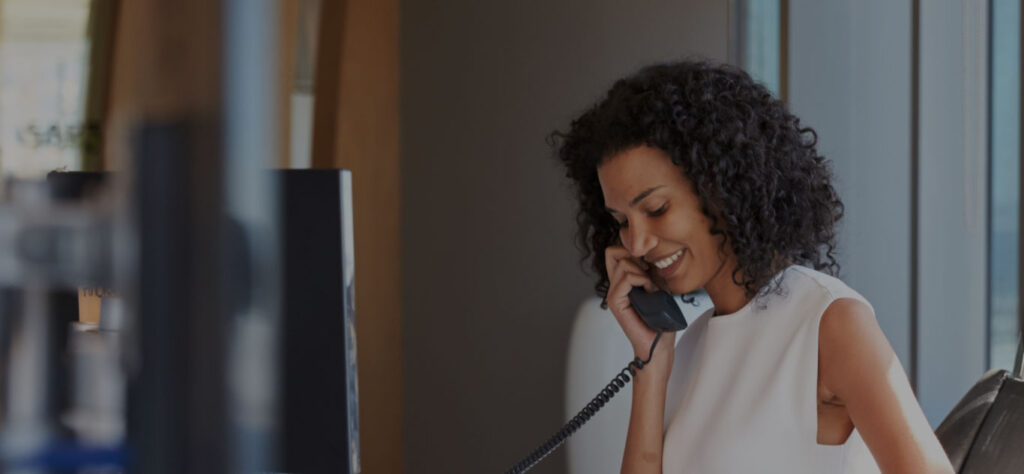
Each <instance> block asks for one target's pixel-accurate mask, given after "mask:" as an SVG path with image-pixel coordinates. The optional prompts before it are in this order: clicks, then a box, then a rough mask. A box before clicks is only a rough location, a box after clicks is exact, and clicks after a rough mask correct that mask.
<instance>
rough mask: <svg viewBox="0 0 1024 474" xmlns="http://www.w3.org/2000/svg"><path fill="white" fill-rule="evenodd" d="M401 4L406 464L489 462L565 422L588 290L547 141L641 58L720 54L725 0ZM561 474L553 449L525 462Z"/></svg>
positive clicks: (438, 467) (516, 453)
mask: <svg viewBox="0 0 1024 474" xmlns="http://www.w3.org/2000/svg"><path fill="white" fill-rule="evenodd" d="M484 3H486V5H484ZM401 7H402V8H401V24H402V27H401V58H402V59H401V69H402V85H401V101H402V105H401V111H402V115H401V117H402V124H401V129H402V135H401V137H402V138H401V148H402V159H401V177H402V181H401V195H402V199H401V216H402V217H401V222H402V245H401V248H402V256H401V261H402V295H403V297H402V307H403V308H404V312H403V323H402V332H403V338H402V348H403V351H404V354H403V374H404V375H403V386H404V389H405V391H404V402H403V406H404V411H405V415H404V420H405V421H404V427H405V431H404V446H405V466H406V470H407V472H416V473H427V472H445V473H447V472H497V471H502V470H504V469H506V468H508V467H509V466H511V465H512V464H513V463H514V462H516V461H518V460H519V458H521V457H522V456H525V455H526V454H528V452H529V451H530V450H532V449H534V448H535V447H536V446H537V445H538V444H540V443H541V442H542V441H544V440H545V439H546V438H547V437H548V436H550V435H551V434H552V433H553V432H554V431H555V430H556V429H557V428H558V427H559V426H561V424H562V423H563V422H565V421H566V415H565V413H564V411H563V406H564V404H563V400H564V383H565V375H566V374H565V370H564V366H565V363H566V350H565V347H566V344H567V341H568V336H569V329H570V325H571V322H572V317H573V314H574V313H575V311H576V309H577V308H578V306H579V304H580V302H581V301H582V300H583V298H585V297H587V296H589V295H592V294H593V290H592V281H591V278H590V276H589V275H586V274H584V273H583V272H582V270H581V267H580V265H579V263H578V260H579V253H578V251H577V250H576V248H575V246H574V244H573V240H572V236H573V231H574V223H573V222H574V221H573V216H574V207H573V206H574V204H573V203H572V202H571V201H570V195H569V194H568V188H567V187H566V183H565V181H564V180H563V172H562V170H561V169H559V168H558V167H557V166H556V163H555V161H554V159H553V157H552V154H551V150H549V148H548V147H547V146H546V145H545V141H544V140H545V136H546V135H547V134H548V133H549V132H551V131H552V130H554V129H556V128H562V129H564V128H565V127H566V126H567V125H568V121H569V120H570V118H571V117H572V116H573V115H574V114H576V113H579V112H580V111H582V109H583V108H585V107H586V106H588V105H589V104H591V103H592V102H594V101H596V100H597V99H598V96H599V95H600V94H602V93H603V92H604V91H605V90H606V89H607V88H608V87H610V86H611V83H612V81H613V80H615V79H616V78H618V77H620V76H623V75H625V74H628V73H630V72H632V71H633V70H635V69H636V68H638V67H639V66H641V65H644V64H648V63H650V62H653V61H659V60H669V59H674V58H680V57H682V56H687V55H692V54H700V55H704V56H708V57H711V58H715V59H719V60H725V58H726V52H727V50H728V49H727V44H726V43H727V38H726V35H727V30H728V28H727V23H728V22H727V19H728V12H727V10H726V8H727V2H719V1H712V0H690V1H682V2H653V1H643V2H630V3H624V2H617V1H612V0H605V1H598V2H595V1H580V0H572V1H561V2H541V1H535V0H533V1H525V2H474V1H469V0H461V1H460V0H444V1H439V2H412V1H407V2H403V3H402V5H401ZM369 264H370V265H372V264H373V262H371V263H369ZM365 265H367V264H366V263H362V262H361V263H360V266H361V268H364V267H365ZM361 281H362V280H361ZM360 284H362V283H360ZM361 347H363V346H361ZM363 354H365V352H364V351H363V350H362V349H361V355H360V357H363ZM360 370H362V367H360ZM360 375H361V376H364V377H365V373H363V372H361V374H360ZM599 388H600V387H595V393H596V391H597V390H598V389H599ZM622 429H625V426H623V427H622ZM617 469H618V467H617V466H610V467H609V471H615V470H617ZM564 471H565V458H564V453H557V454H555V455H552V456H551V457H550V458H548V459H546V460H545V461H544V462H543V463H542V464H540V465H539V466H538V467H537V468H536V470H535V471H534V472H538V473H544V472H549V473H555V472H564Z"/></svg>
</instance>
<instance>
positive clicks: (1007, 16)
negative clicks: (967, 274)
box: [989, 1, 1020, 370]
mask: <svg viewBox="0 0 1024 474" xmlns="http://www.w3.org/2000/svg"><path fill="white" fill-rule="evenodd" d="M990 5H991V8H992V13H991V18H992V44H991V48H992V56H991V58H992V63H991V64H990V68H991V74H990V77H991V81H992V82H991V90H990V93H991V94H992V99H991V114H992V116H991V129H990V130H991V132H990V133H991V134H992V137H991V147H992V149H991V168H990V173H991V176H990V179H991V193H992V195H991V196H990V205H991V215H992V218H991V220H990V222H989V226H990V229H989V236H990V237H989V238H990V241H989V272H990V273H989V281H990V284H989V307H990V310H991V312H990V314H989V341H990V346H989V368H1002V369H1007V370H1010V369H1012V368H1013V363H1014V361H1013V358H1014V355H1015V354H1016V350H1017V332H1018V329H1017V304H1018V297H1017V278H1018V274H1017V269H1018V261H1019V260H1018V243H1017V242H1018V238H1019V235H1020V232H1019V228H1018V224H1019V206H1020V191H1019V189H1020V182H1019V181H1020V137H1019V132H1020V2H1001V1H994V2H991V4H990Z"/></svg>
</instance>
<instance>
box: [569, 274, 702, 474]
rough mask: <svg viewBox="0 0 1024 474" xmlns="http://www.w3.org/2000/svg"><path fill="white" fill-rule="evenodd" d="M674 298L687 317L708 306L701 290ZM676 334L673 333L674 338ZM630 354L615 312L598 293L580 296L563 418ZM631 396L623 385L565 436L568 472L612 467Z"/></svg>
mask: <svg viewBox="0 0 1024 474" xmlns="http://www.w3.org/2000/svg"><path fill="white" fill-rule="evenodd" d="M676 303H677V304H678V305H679V309H680V310H681V311H682V313H683V316H684V317H685V319H686V320H687V321H689V322H692V321H694V320H695V319H697V317H698V316H700V315H701V314H703V313H704V312H705V311H707V310H709V309H713V308H712V306H711V300H710V299H709V298H708V297H707V293H702V294H700V295H697V296H695V300H694V302H693V304H687V303H684V302H682V300H680V298H679V296H676ZM682 334H683V332H678V333H676V334H675V336H676V339H675V340H676V341H678V340H679V337H681V336H682ZM668 337H669V336H668V335H667V334H666V335H664V336H662V340H661V342H660V343H661V344H664V343H665V342H666V341H668V340H669V339H668ZM631 360H633V348H632V347H630V345H629V339H627V338H626V336H625V335H624V334H623V333H622V329H621V328H620V327H619V323H618V322H616V321H615V315H613V314H612V312H611V311H610V310H607V309H601V299H600V298H597V297H591V298H588V299H586V300H585V301H584V302H583V304H581V305H580V308H579V310H578V311H577V312H576V318H575V320H574V322H573V326H572V331H571V333H570V336H569V348H568V357H567V363H566V377H565V419H566V420H569V419H572V417H574V416H576V414H577V413H579V411H580V410H581V409H582V408H583V407H585V406H586V405H587V403H589V402H590V401H591V400H593V399H594V396H596V395H597V394H598V392H600V391H601V389H602V388H604V387H605V386H606V385H607V384H608V382H610V381H611V379H612V377H614V376H615V374H617V373H619V371H621V370H622V369H624V368H625V367H626V365H627V364H629V361H631ZM632 399H633V386H632V385H627V386H626V387H624V388H623V389H622V390H619V392H618V393H616V394H615V396H614V397H613V398H612V399H611V400H610V401H609V402H608V403H606V404H605V405H604V407H602V408H601V411H599V412H597V414H596V415H594V417H593V418H591V419H590V421H588V422H587V424H585V425H583V427H582V428H580V430H579V431H577V432H576V433H575V434H574V435H573V436H572V437H571V438H569V440H568V441H567V442H566V444H565V450H566V451H567V457H568V472H569V473H571V474H577V473H578V474H584V473H586V474H592V473H601V472H618V469H619V466H621V465H622V455H623V452H624V450H625V447H626V433H627V428H628V427H629V411H630V407H631V406H632Z"/></svg>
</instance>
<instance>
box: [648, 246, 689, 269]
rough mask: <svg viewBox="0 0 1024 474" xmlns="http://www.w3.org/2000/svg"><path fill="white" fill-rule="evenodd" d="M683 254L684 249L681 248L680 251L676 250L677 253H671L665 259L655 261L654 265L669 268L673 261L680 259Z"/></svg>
mask: <svg viewBox="0 0 1024 474" xmlns="http://www.w3.org/2000/svg"><path fill="white" fill-rule="evenodd" d="M682 254H683V251H682V250H680V251H678V252H676V253H674V254H672V255H669V256H668V257H665V259H664V260H658V261H657V262H654V266H656V267H658V268H667V267H668V266H669V265H672V264H673V263H675V261H676V260H679V257H680V256H681V255H682Z"/></svg>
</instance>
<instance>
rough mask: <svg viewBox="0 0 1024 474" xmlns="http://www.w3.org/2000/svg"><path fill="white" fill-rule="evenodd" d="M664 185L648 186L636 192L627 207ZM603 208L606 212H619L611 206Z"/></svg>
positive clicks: (634, 204)
mask: <svg viewBox="0 0 1024 474" xmlns="http://www.w3.org/2000/svg"><path fill="white" fill-rule="evenodd" d="M664 187H665V186H655V187H653V188H648V189H646V190H644V192H642V193H640V194H637V195H636V197H635V198H633V200H632V201H630V202H629V207H633V206H636V205H637V203H639V202H640V201H643V200H644V198H645V197H647V196H650V195H651V193H653V192H654V191H657V190H658V189H661V188H664ZM604 209H605V210H606V211H608V212H611V213H615V214H618V213H619V211H616V210H615V209H612V208H610V207H607V206H606V207H605V208H604Z"/></svg>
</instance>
